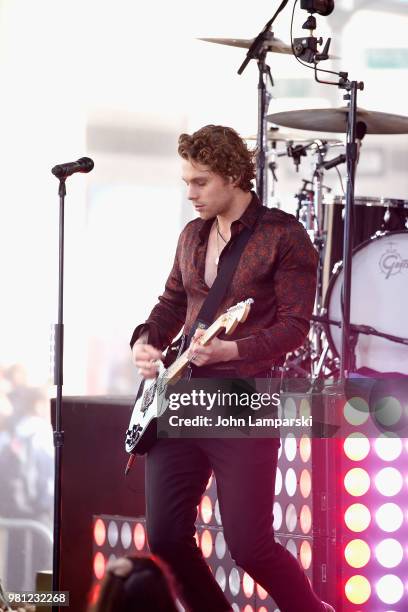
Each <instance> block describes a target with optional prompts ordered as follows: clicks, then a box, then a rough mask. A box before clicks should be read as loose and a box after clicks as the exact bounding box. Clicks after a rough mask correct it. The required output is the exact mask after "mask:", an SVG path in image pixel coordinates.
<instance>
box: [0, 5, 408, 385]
mask: <svg viewBox="0 0 408 612" xmlns="http://www.w3.org/2000/svg"><path fill="white" fill-rule="evenodd" d="M278 4H279V3H278V2H275V1H272V2H271V1H270V0H268V1H266V0H265V1H264V0H262V1H261V0H260V1H258V2H256V3H244V2H241V3H237V2H232V1H227V0H225V1H224V2H220V1H219V0H218V1H217V2H215V1H214V0H208V1H207V2H205V3H197V2H191V1H190V2H187V1H185V0H179V1H175V2H165V1H164V0H157V1H156V2H151V3H141V2H135V1H134V0H116V1H115V2H106V1H100V0H99V1H96V0H86V1H84V0H71V1H70V2H69V3H67V2H61V1H59V0H37V1H36V2H31V1H30V0H2V2H0V10H1V12H0V75H1V83H2V95H1V99H0V108H1V112H0V134H1V138H0V160H1V168H2V172H1V181H0V218H1V223H0V260H1V261H2V263H3V266H2V271H3V273H2V287H3V292H2V300H1V306H0V364H1V363H3V364H6V365H9V364H10V363H13V362H15V361H19V362H22V363H24V364H25V365H26V366H27V368H28V371H29V376H30V381H31V382H32V383H33V384H41V383H43V382H44V381H45V380H46V379H47V376H48V371H49V367H48V362H49V330H50V324H51V323H53V322H55V321H56V316H57V313H56V299H57V298H56V296H57V248H58V197H57V188H58V181H57V180H56V179H55V178H54V177H53V176H52V175H51V173H50V169H51V167H52V166H53V165H55V164H56V163H61V162H63V161H70V160H75V159H77V158H78V157H81V156H83V155H87V154H88V155H90V156H91V157H93V159H94V161H95V169H94V170H93V172H92V173H91V174H90V175H87V176H82V175H75V176H73V177H71V178H70V179H68V181H67V191H68V197H67V201H66V250H65V259H66V277H65V324H66V329H65V333H66V354H65V386H64V392H65V393H85V392H87V393H95V392H104V391H105V390H106V387H107V380H108V378H109V375H110V369H111V367H112V363H115V362H121V361H123V362H126V360H127V359H128V357H129V351H128V345H127V342H128V339H129V336H130V334H131V331H132V329H133V327H134V326H135V325H136V324H137V323H139V322H141V321H142V320H143V319H144V318H145V316H146V315H147V314H148V312H149V310H150V307H151V306H152V305H153V303H154V301H155V298H156V296H157V295H158V294H159V292H160V291H161V287H162V285H163V281H164V279H165V278H166V275H167V273H168V270H169V267H170V265H171V261H172V258H173V252H174V247H175V242H176V239H177V235H178V232H179V230H180V228H181V226H182V224H183V223H184V222H185V221H186V220H188V218H190V216H189V215H190V211H189V208H188V204H187V203H185V202H184V199H183V191H182V187H181V183H180V179H179V176H178V160H177V155H176V138H177V135H178V133H179V132H181V131H183V130H188V131H190V130H194V129H196V128H198V127H201V126H202V125H204V124H206V123H224V124H227V125H231V126H233V127H235V128H236V129H237V130H238V131H239V132H240V133H241V134H242V135H249V134H253V133H255V132H256V122H257V116H256V112H257V87H256V86H257V70H256V65H255V64H254V63H251V64H250V65H249V66H248V68H247V70H246V71H245V73H244V74H243V75H242V76H241V77H239V76H238V75H237V74H236V71H237V69H238V67H239V65H240V63H241V62H242V60H243V58H244V56H245V51H244V50H241V49H235V48H229V47H224V46H218V45H210V44H207V43H204V42H199V41H196V40H194V38H195V37H197V36H229V37H242V38H251V37H253V36H254V35H255V34H256V33H257V32H258V31H259V30H260V29H261V27H262V26H263V24H264V23H265V22H266V21H267V20H268V19H269V18H270V16H271V15H272V13H273V12H274V11H275V10H276V8H277V6H278ZM292 5H293V2H290V3H289V5H288V6H287V7H286V9H285V12H284V13H283V14H282V15H281V16H280V17H279V18H278V21H277V24H276V28H275V34H276V35H277V36H278V37H279V38H281V39H283V40H284V41H286V42H288V41H289V21H290V15H291V8H292ZM401 10H402V8H401ZM305 19H306V13H305V12H304V11H300V10H299V11H298V12H297V18H296V21H295V23H296V24H297V27H295V35H297V36H299V35H301V34H302V31H301V29H300V25H301V24H302V23H303V21H305ZM406 32H407V17H401V16H397V15H395V14H394V15H385V14H384V13H381V14H380V15H372V14H370V13H366V14H362V13H360V14H356V15H355V16H354V17H353V20H352V21H351V22H350V27H349V30H348V31H347V30H346V31H345V33H344V38H343V40H340V39H339V38H338V37H337V38H336V40H335V41H334V44H333V48H332V52H333V53H336V52H338V53H340V51H341V55H342V58H343V59H342V61H341V62H340V63H336V64H333V66H334V65H335V66H337V67H338V68H342V69H349V70H350V75H351V77H352V78H358V79H363V80H365V81H366V91H365V92H364V93H363V94H362V96H361V106H364V107H366V108H375V109H377V110H383V111H388V112H396V113H401V114H403V113H404V112H406V110H405V109H406V108H407V105H406V102H407V99H406V98H407V94H406V92H405V91H403V90H401V85H400V89H399V91H398V92H396V91H395V90H392V89H391V88H392V87H393V86H394V84H395V82H396V80H397V81H399V83H400V84H401V83H402V82H403V79H406V76H407V75H406V70H405V71H398V70H394V71H389V73H388V74H384V71H376V73H375V74H371V73H370V71H368V70H367V69H366V67H365V65H364V62H363V60H362V59H361V57H362V50H363V49H364V47H365V46H383V47H391V46H397V47H402V46H406V42H405V41H406ZM328 33H329V28H328V20H327V19H325V18H323V17H318V35H319V36H320V35H322V36H323V37H326V36H327V34H328ZM361 37H363V38H361ZM379 41H381V43H379ZM269 60H270V65H271V68H272V72H273V75H274V77H275V80H276V81H277V82H278V81H279V79H290V78H296V79H298V78H300V79H306V80H307V79H309V80H312V78H313V73H312V71H309V72H310V74H309V73H308V72H307V70H306V69H304V68H302V67H301V66H299V65H298V64H297V63H296V62H295V60H294V59H293V58H291V57H290V56H279V55H277V54H275V55H273V56H270V57H269ZM340 103H341V94H340V92H338V91H337V90H336V89H335V88H334V87H333V88H329V87H323V86H318V85H316V86H315V87H314V88H313V89H312V90H311V97H310V98H309V99H305V98H298V99H294V98H292V99H286V100H282V99H281V100H276V101H273V102H272V104H271V106H270V111H271V112H272V111H275V110H276V111H278V110H285V109H288V108H305V107H313V106H327V105H332V104H333V105H336V104H340ZM95 123H97V124H98V125H106V126H109V127H110V128H115V126H119V127H121V128H123V126H127V125H128V126H129V127H131V128H132V130H134V134H135V135H136V136H135V138H136V137H137V131H138V130H144V131H149V130H152V131H156V132H157V131H160V130H163V131H165V132H168V133H174V155H173V156H172V155H169V154H162V153H161V152H160V151H157V154H156V155H150V156H149V157H145V156H143V155H141V154H140V153H138V146H137V145H138V143H137V142H136V141H135V153H134V154H132V152H129V153H127V154H124V153H120V154H115V153H114V151H110V152H105V153H104V152H101V151H96V152H95V153H93V152H92V151H90V150H88V149H87V137H86V127H87V125H89V124H95ZM132 133H133V132H132ZM381 142H382V141H381ZM395 142H397V141H395ZM401 142H404V141H402V140H401V139H399V140H398V143H401ZM398 146H402V147H405V144H402V145H401V144H400V145H398ZM336 154H337V153H336ZM299 178H300V177H296V175H294V173H293V170H292V168H291V167H289V166H287V167H286V166H285V165H284V164H283V166H282V181H281V190H282V194H281V195H282V197H281V199H282V200H283V206H284V208H286V209H290V206H291V201H290V200H288V199H287V198H288V197H289V194H293V190H294V186H295V187H296V186H297V184H298V182H299ZM399 180H400V182H398V180H397V181H395V180H393V177H392V175H391V176H390V181H389V189H391V188H394V189H396V190H399V192H398V193H391V192H388V193H387V194H386V195H394V197H404V196H405V197H407V198H408V194H407V193H406V192H407V191H408V189H407V188H408V185H407V182H406V179H402V178H400V179H399ZM379 181H381V185H382V186H383V185H384V179H383V178H382V179H381V178H380V179H379ZM401 181H402V182H401ZM404 181H405V182H404ZM370 187H371V185H367V186H366V187H365V188H366V191H368V195H373V194H374V195H375V194H378V185H376V184H373V185H372V193H370Z"/></svg>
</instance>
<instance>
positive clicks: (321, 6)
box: [300, 0, 334, 17]
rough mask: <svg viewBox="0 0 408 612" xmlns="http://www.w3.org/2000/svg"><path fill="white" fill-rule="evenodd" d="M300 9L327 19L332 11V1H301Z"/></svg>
mask: <svg viewBox="0 0 408 612" xmlns="http://www.w3.org/2000/svg"><path fill="white" fill-rule="evenodd" d="M300 8H302V9H305V10H306V11H308V12H309V13H319V15H322V16H323V17H327V16H328V15H331V13H332V12H333V10H334V0H301V3H300Z"/></svg>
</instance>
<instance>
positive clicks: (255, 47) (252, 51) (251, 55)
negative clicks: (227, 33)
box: [238, 0, 289, 75]
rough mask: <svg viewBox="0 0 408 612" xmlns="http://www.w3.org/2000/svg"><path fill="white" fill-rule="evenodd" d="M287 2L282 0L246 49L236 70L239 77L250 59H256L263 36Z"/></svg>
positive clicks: (287, 0)
mask: <svg viewBox="0 0 408 612" xmlns="http://www.w3.org/2000/svg"><path fill="white" fill-rule="evenodd" d="M288 2H289V0H282V2H281V4H280V6H279V8H278V10H277V11H276V13H275V14H274V16H273V17H272V19H270V20H269V21H268V23H267V24H266V25H265V27H264V29H263V30H262V31H261V32H260V33H259V34H258V36H257V37H256V38H255V39H254V42H253V43H252V45H251V46H250V47H249V49H248V52H247V54H246V58H245V59H244V61H243V62H242V64H241V66H240V67H239V68H238V74H239V75H241V74H242V73H243V72H244V70H245V68H246V67H247V66H248V64H249V62H250V61H251V59H257V58H258V56H259V52H260V50H261V47H262V45H263V42H264V39H265V34H266V33H267V32H268V30H269V28H270V27H271V25H272V24H273V22H274V21H275V19H276V18H277V16H278V15H279V13H280V12H281V11H283V9H284V8H285V6H286V5H287V3H288Z"/></svg>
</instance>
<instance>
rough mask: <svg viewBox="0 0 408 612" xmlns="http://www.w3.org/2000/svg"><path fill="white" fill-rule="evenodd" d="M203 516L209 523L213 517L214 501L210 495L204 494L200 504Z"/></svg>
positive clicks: (204, 520)
mask: <svg viewBox="0 0 408 612" xmlns="http://www.w3.org/2000/svg"><path fill="white" fill-rule="evenodd" d="M200 511H201V518H202V519H203V522H204V523H206V524H208V523H209V522H210V521H211V518H212V502H211V499H210V498H209V497H208V495H204V497H203V498H202V500H201V504H200Z"/></svg>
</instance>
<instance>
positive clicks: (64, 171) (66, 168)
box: [51, 157, 94, 179]
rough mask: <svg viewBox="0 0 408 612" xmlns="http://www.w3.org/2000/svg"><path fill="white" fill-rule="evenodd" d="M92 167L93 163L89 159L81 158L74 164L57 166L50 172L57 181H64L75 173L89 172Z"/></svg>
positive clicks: (68, 163)
mask: <svg viewBox="0 0 408 612" xmlns="http://www.w3.org/2000/svg"><path fill="white" fill-rule="evenodd" d="M93 167H94V163H93V161H92V159H91V158H90V157H81V158H80V159H77V160H76V161H74V162H67V163H66V164H58V166H54V167H53V168H52V170H51V172H52V173H53V175H54V176H56V177H57V178H59V179H65V178H67V177H68V176H71V174H74V173H75V172H90V171H91V170H92V169H93Z"/></svg>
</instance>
